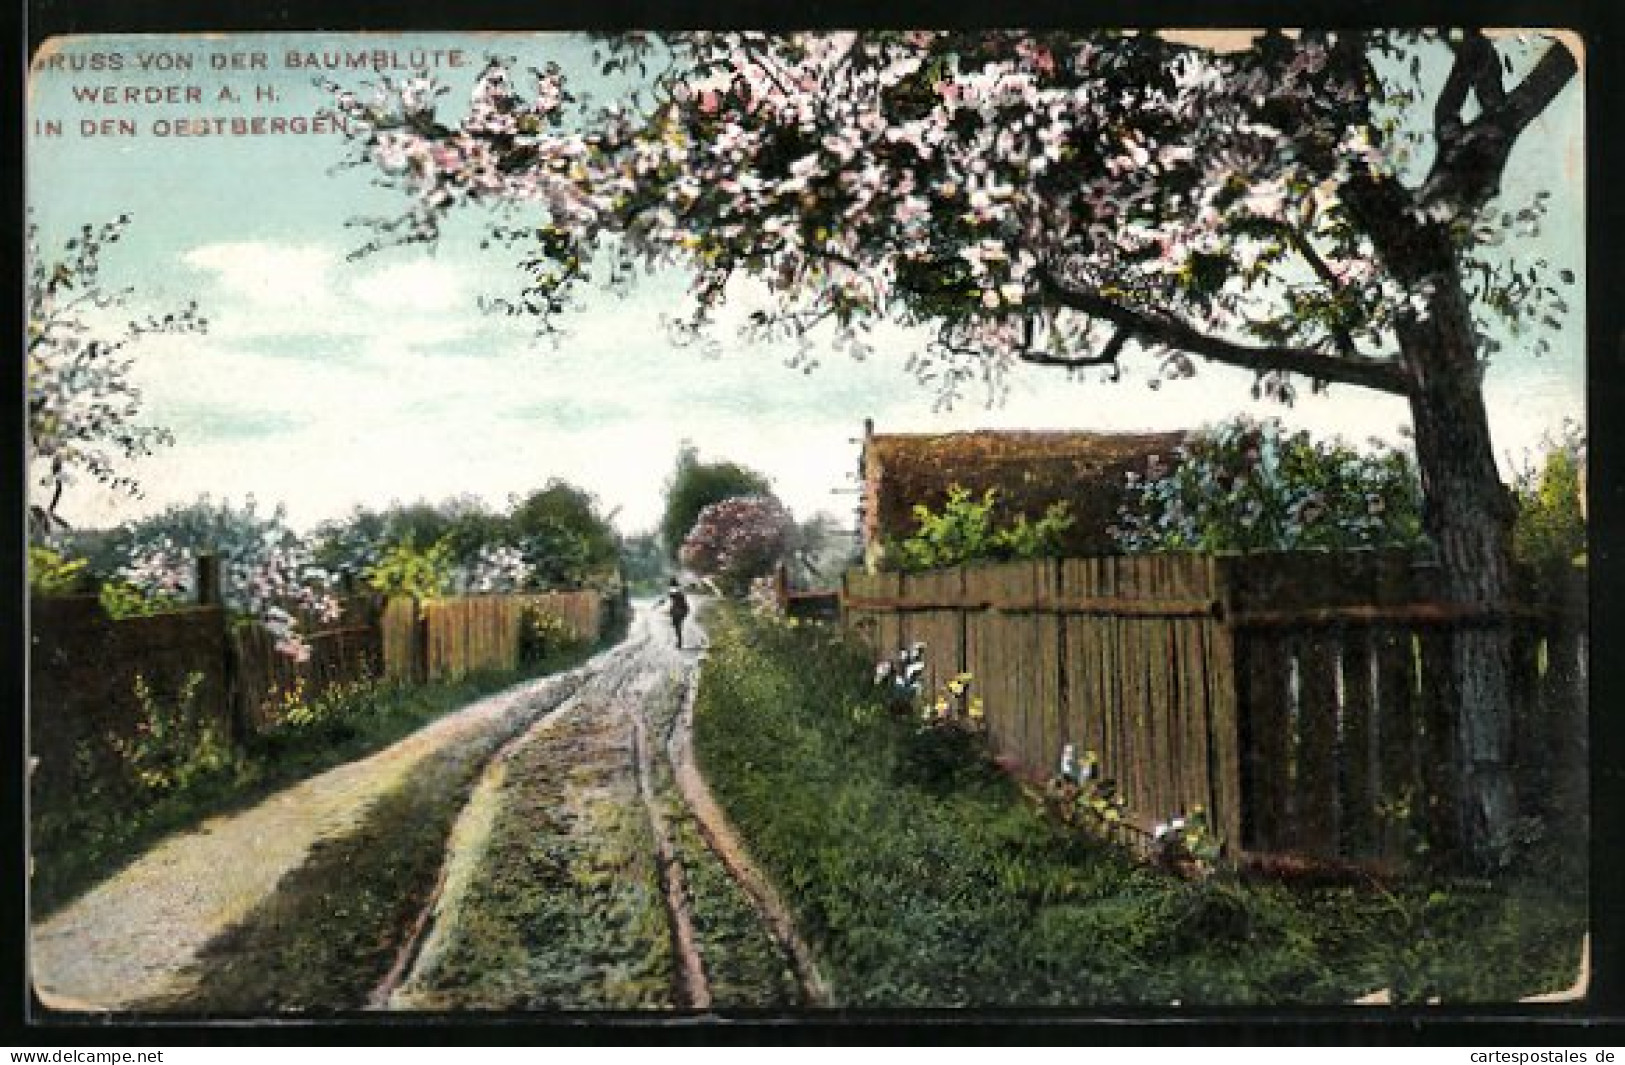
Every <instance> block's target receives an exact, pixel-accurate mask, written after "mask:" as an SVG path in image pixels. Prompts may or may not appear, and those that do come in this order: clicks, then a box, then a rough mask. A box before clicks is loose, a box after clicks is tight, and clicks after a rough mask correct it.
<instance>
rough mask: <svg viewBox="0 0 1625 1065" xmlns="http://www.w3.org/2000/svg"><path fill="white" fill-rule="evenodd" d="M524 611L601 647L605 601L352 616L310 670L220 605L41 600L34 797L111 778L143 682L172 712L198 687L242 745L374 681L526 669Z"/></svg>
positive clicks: (351, 605)
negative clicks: (157, 607)
mask: <svg viewBox="0 0 1625 1065" xmlns="http://www.w3.org/2000/svg"><path fill="white" fill-rule="evenodd" d="M526 607H531V608H534V609H536V610H539V611H541V612H543V613H546V614H551V615H552V616H554V617H557V618H559V619H560V620H562V621H563V622H564V623H565V626H566V627H567V628H568V630H569V631H570V632H571V634H572V635H574V636H575V637H576V638H578V639H582V640H587V641H592V640H596V639H598V638H599V635H600V633H601V632H602V625H603V623H604V620H605V615H606V609H607V608H606V606H605V603H604V600H603V597H602V596H601V595H600V594H599V593H597V592H594V591H582V592H561V593H546V594H536V595H519V596H483V597H477V598H467V599H447V600H438V601H434V602H431V603H428V604H423V605H421V606H420V605H419V604H417V603H415V602H414V601H413V600H411V599H394V600H389V601H387V602H383V601H378V600H372V599H364V598H357V599H352V600H347V601H346V602H345V603H344V612H343V615H342V616H341V617H340V619H339V620H338V621H337V622H333V623H326V624H315V623H313V622H312V621H311V620H310V619H305V623H304V625H302V627H301V631H302V633H303V638H304V641H305V643H306V644H308V645H309V647H310V655H309V657H308V659H306V660H304V661H296V660H295V659H293V658H291V657H289V656H288V655H285V654H282V653H281V652H279V651H278V650H277V648H276V638H275V637H274V636H273V635H272V634H271V633H270V632H269V631H267V630H266V629H264V628H263V627H261V626H258V625H244V624H235V623H233V622H232V620H231V618H230V617H229V615H228V614H227V612H226V610H225V609H223V608H222V607H220V606H218V605H209V606H196V607H187V608H184V609H180V610H174V611H168V612H165V613H161V614H154V615H152V616H150V617H133V618H124V619H121V620H117V621H115V620H113V619H110V618H109V617H108V616H107V615H106V613H105V612H104V611H103V610H102V609H101V605H100V604H99V603H98V601H97V600H96V599H95V598H94V597H71V598H36V599H34V600H33V601H32V603H31V608H30V618H29V628H30V636H31V642H32V648H31V654H30V662H29V682H30V683H29V709H28V713H29V754H30V755H31V756H32V757H33V758H36V759H38V763H37V769H36V770H35V774H34V780H35V786H36V788H38V789H39V790H38V792H37V793H36V794H49V795H54V796H71V794H72V793H73V789H74V787H76V786H78V785H77V784H76V783H75V782H76V781H94V780H96V779H105V778H106V775H107V774H108V773H110V772H112V771H113V766H112V761H111V759H112V747H111V744H110V743H109V739H110V738H121V739H129V738H130V737H131V736H133V735H134V733H135V729H136V727H137V723H138V722H139V720H140V715H141V707H140V703H139V700H138V699H137V697H136V694H135V680H136V678H137V676H139V677H141V678H142V680H143V682H144V683H145V684H146V685H147V686H148V688H149V690H150V691H151V693H152V696H153V699H154V702H155V703H156V704H158V705H159V706H161V707H164V708H168V709H171V710H172V709H173V708H175V707H176V704H177V700H178V697H179V694H180V693H181V692H182V691H183V690H184V688H185V687H186V685H187V683H188V681H189V680H190V679H191V678H192V677H193V676H194V675H195V676H196V677H197V678H198V680H197V683H196V687H195V691H194V694H193V704H192V712H194V713H197V714H201V715H203V716H204V717H206V718H207V719H209V720H211V721H213V722H214V723H215V724H216V725H217V726H218V727H219V729H220V730H221V732H222V734H223V735H226V736H228V737H230V738H232V739H234V740H237V741H242V740H245V739H247V738H249V737H251V736H253V735H256V734H258V733H260V732H262V731H264V730H265V729H266V728H267V727H268V726H270V725H271V724H272V723H273V722H274V721H275V720H276V714H277V710H278V703H279V702H280V701H281V700H282V699H283V697H284V696H285V695H286V694H288V693H290V692H293V691H294V690H295V689H296V688H298V687H299V686H300V685H301V684H302V685H303V698H305V699H307V700H308V699H311V698H315V697H317V696H319V695H320V694H321V693H322V691H324V690H325V689H327V688H328V687H329V686H331V685H333V684H337V683H342V682H346V681H352V680H356V679H360V678H363V677H381V678H384V679H386V680H390V681H395V682H400V683H414V682H423V681H429V680H442V679H453V678H456V677H461V676H464V675H466V674H468V673H470V672H473V671H476V670H484V669H514V668H517V667H518V665H519V653H520V618H521V615H522V612H523V611H524V610H525V608H526Z"/></svg>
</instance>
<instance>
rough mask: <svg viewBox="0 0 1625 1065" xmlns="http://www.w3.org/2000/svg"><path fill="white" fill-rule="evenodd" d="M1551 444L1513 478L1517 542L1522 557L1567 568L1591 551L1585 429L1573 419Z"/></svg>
mask: <svg viewBox="0 0 1625 1065" xmlns="http://www.w3.org/2000/svg"><path fill="white" fill-rule="evenodd" d="M1546 448H1547V450H1546V457H1545V459H1544V460H1542V462H1541V464H1540V467H1539V468H1538V469H1536V468H1534V467H1532V466H1526V467H1525V468H1524V469H1523V470H1522V471H1520V472H1519V473H1518V475H1517V477H1516V478H1515V479H1514V480H1513V483H1512V494H1513V498H1514V500H1515V501H1516V502H1517V507H1518V516H1517V520H1516V522H1515V523H1514V525H1513V528H1512V547H1513V553H1514V555H1515V556H1516V557H1517V558H1518V560H1519V561H1521V562H1527V563H1529V564H1531V565H1534V566H1537V567H1540V568H1542V569H1559V570H1561V569H1566V568H1568V567H1569V566H1570V565H1572V564H1573V563H1574V562H1575V561H1577V560H1579V559H1583V558H1584V557H1585V554H1586V521H1585V511H1584V506H1583V496H1584V493H1583V492H1582V490H1581V478H1582V476H1583V474H1582V471H1583V470H1584V469H1585V461H1586V458H1585V456H1586V441H1585V434H1584V433H1582V432H1581V431H1580V430H1579V428H1578V427H1577V426H1574V425H1569V426H1567V427H1566V428H1565V430H1564V432H1563V434H1562V435H1561V436H1560V437H1559V438H1558V439H1556V440H1551V439H1548V440H1547V441H1546Z"/></svg>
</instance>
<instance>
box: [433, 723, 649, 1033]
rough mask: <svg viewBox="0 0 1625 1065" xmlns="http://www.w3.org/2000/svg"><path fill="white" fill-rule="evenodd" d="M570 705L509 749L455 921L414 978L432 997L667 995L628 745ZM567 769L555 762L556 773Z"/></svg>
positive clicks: (506, 1004)
mask: <svg viewBox="0 0 1625 1065" xmlns="http://www.w3.org/2000/svg"><path fill="white" fill-rule="evenodd" d="M596 709H597V708H588V709H587V710H584V711H581V712H577V713H574V714H572V715H570V716H569V717H567V718H565V719H564V720H562V721H561V722H559V723H558V724H556V725H554V726H552V727H551V728H550V729H548V730H547V731H546V732H544V733H541V734H539V735H538V736H537V737H536V738H535V739H532V740H530V741H527V743H526V744H525V745H524V746H523V747H521V748H520V749H519V750H517V751H516V752H515V753H514V754H513V756H512V758H511V760H510V762H509V764H508V769H507V773H506V776H505V780H504V783H503V787H502V790H501V793H500V797H499V800H498V801H499V802H500V804H501V805H500V808H499V811H498V813H497V815H496V820H495V822H494V824H493V825H492V828H491V834H490V838H489V840H488V842H487V845H486V849H485V851H484V853H483V855H482V857H481V859H480V874H479V876H478V877H477V878H475V879H474V880H473V881H471V883H470V884H469V887H468V890H467V893H466V894H465V895H464V897H463V898H462V900H461V903H460V905H459V907H458V910H457V918H456V925H455V926H454V930H453V931H452V933H451V934H450V936H449V938H448V940H447V942H446V945H445V948H444V950H443V951H442V953H441V955H440V957H439V959H438V960H437V963H436V964H435V966H434V968H433V969H432V971H431V972H429V973H428V974H426V977H425V978H424V979H423V980H422V986H421V987H418V988H415V989H414V997H415V999H416V1001H417V1002H418V1003H419V1004H421V1005H422V1006H425V1007H428V1008H434V1009H514V1010H539V1009H540V1010H548V1009H563V1010H582V1009H592V1010H604V1009H610V1010H619V1009H652V1008H669V1007H670V1006H671V1005H672V990H673V988H672V954H671V937H670V934H669V931H668V929H667V925H666V915H665V909H664V901H663V898H662V894H661V890H660V881H659V876H658V873H657V872H656V869H655V864H654V856H653V851H654V847H653V841H652V838H651V832H650V828H649V821H648V818H647V817H645V816H644V812H643V808H642V805H641V804H640V803H639V802H638V800H637V795H636V790H635V788H636V785H635V779H634V777H633V775H632V767H631V765H630V764H629V763H628V762H627V761H626V760H625V750H624V748H622V747H617V746H614V745H613V744H608V743H604V742H603V741H602V738H601V737H596V736H594V735H593V732H594V730H597V729H605V728H612V727H613V723H612V722H609V721H608V720H606V719H605V716H604V715H603V714H601V713H597V712H595V710H596ZM561 770H562V771H561Z"/></svg>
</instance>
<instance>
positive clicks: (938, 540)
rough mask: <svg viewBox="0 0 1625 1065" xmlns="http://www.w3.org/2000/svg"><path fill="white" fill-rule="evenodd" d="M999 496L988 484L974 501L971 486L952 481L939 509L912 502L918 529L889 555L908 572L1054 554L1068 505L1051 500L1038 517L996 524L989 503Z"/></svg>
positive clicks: (1067, 520) (1067, 525)
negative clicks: (996, 526)
mask: <svg viewBox="0 0 1625 1065" xmlns="http://www.w3.org/2000/svg"><path fill="white" fill-rule="evenodd" d="M997 500H998V490H997V489H993V488H989V489H988V490H987V491H986V492H984V493H983V494H982V498H981V499H980V500H976V499H973V498H972V497H971V493H970V490H969V489H967V488H964V487H962V486H960V485H957V484H955V485H950V486H949V488H948V501H947V503H946V504H944V506H943V508H942V513H941V514H933V513H932V512H931V508H929V507H927V506H925V505H923V504H918V503H917V504H915V506H914V510H913V514H914V520H915V521H916V522H918V523H919V531H918V532H916V533H915V534H914V535H912V536H910V537H908V538H907V539H905V540H903V541H902V542H901V543H899V544H898V545H897V550H896V551H894V552H887V557H888V558H891V557H895V558H896V560H897V564H898V566H899V567H900V568H901V569H904V570H907V571H910V572H913V571H918V570H928V569H937V568H946V567H951V566H958V565H962V564H964V563H966V562H975V561H978V560H982V559H1012V558H1037V557H1040V556H1043V555H1052V554H1054V553H1055V552H1056V551H1057V550H1058V549H1059V547H1060V541H1061V534H1062V533H1064V532H1065V531H1066V530H1067V529H1068V528H1070V527H1071V526H1072V521H1073V519H1072V516H1071V515H1070V514H1069V513H1068V511H1069V510H1070V509H1071V508H1070V505H1069V504H1068V503H1067V502H1066V501H1065V500H1061V501H1058V502H1055V503H1051V504H1050V505H1049V507H1048V509H1046V510H1045V511H1044V516H1043V517H1042V518H1039V519H1038V520H1037V521H1031V520H1030V519H1029V518H1028V517H1027V515H1025V514H1018V515H1017V516H1016V519H1015V521H1014V522H1012V523H1011V524H1009V525H1007V526H1005V527H1004V528H1002V529H1000V528H995V527H994V525H993V506H994V503H995V502H997Z"/></svg>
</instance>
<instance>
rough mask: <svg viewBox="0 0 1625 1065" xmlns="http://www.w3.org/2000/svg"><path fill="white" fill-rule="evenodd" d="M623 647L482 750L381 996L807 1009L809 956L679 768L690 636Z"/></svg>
mask: <svg viewBox="0 0 1625 1065" xmlns="http://www.w3.org/2000/svg"><path fill="white" fill-rule="evenodd" d="M688 636H689V637H690V644H691V646H690V648H689V649H688V650H678V649H677V648H676V646H675V643H674V641H673V638H672V635H671V632H670V630H669V628H667V622H666V620H665V619H664V618H663V617H659V616H656V615H652V614H650V613H648V612H640V614H639V615H638V617H637V619H636V620H635V621H634V623H633V627H632V632H631V635H630V636H629V638H628V640H627V642H626V643H625V644H623V645H622V647H621V648H620V649H619V650H618V652H617V654H616V655H615V656H613V657H612V658H611V659H609V660H608V661H606V662H604V663H603V664H602V666H601V667H600V668H598V669H597V670H596V672H595V674H594V676H593V677H592V678H591V679H590V680H589V681H588V682H587V683H586V684H584V685H583V686H582V687H581V689H580V690H579V691H578V692H577V693H576V694H575V695H574V696H573V697H572V698H571V699H570V700H569V701H568V702H567V703H565V704H564V705H563V706H561V707H560V708H559V709H558V710H557V711H555V712H553V713H551V714H549V715H547V717H545V718H544V719H542V720H541V721H540V722H538V723H537V724H536V725H535V726H534V727H533V728H531V729H530V730H529V732H527V733H526V734H525V735H524V736H523V737H521V738H520V739H519V740H518V741H516V742H515V743H513V744H511V745H509V747H508V749H507V750H505V751H504V752H503V754H502V755H501V756H499V757H498V758H496V759H494V760H493V762H492V764H491V766H490V767H489V768H488V769H487V771H486V774H485V777H484V779H483V780H482V781H481V783H480V784H479V786H478V787H477V788H476V789H475V794H474V797H473V799H472V800H471V801H470V803H469V804H468V806H467V807H466V808H465V810H464V812H463V816H462V817H461V819H460V820H459V822H458V825H457V826H456V828H455V829H454V830H453V842H452V846H451V847H450V849H449V853H448V860H447V866H446V871H445V875H444V890H443V891H442V892H441V894H440V896H439V897H438V898H437V899H436V900H435V901H434V902H433V903H432V905H431V907H430V911H429V913H428V916H427V920H425V922H424V925H425V927H426V929H427V931H426V934H425V935H424V936H423V938H422V940H421V942H420V944H419V945H417V946H416V947H415V948H414V949H413V950H411V951H410V952H409V953H410V957H409V958H408V959H406V960H405V964H403V965H402V966H401V967H400V969H399V971H398V972H397V973H396V974H395V976H396V978H395V979H392V980H389V981H386V982H385V983H384V984H383V985H382V986H380V988H379V990H378V993H377V994H376V996H375V1001H374V1004H375V1005H376V1006H379V1007H385V1008H390V1009H436V1010H443V1009H606V1008H607V1009H661V1008H672V1007H676V1008H684V1009H697V1010H704V1009H710V1008H734V1007H771V1006H789V1005H818V1004H822V1003H824V1002H826V1001H827V992H826V990H825V988H824V986H823V983H822V980H821V979H820V978H819V977H818V976H817V974H816V972H815V971H814V969H813V968H812V966H811V963H810V955H809V954H808V952H807V950H806V948H805V946H804V945H803V944H802V943H801V942H800V940H799V938H798V937H797V935H796V932H795V929H794V926H793V924H792V923H791V922H790V920H789V917H788V915H787V914H786V913H785V911H784V909H783V907H782V906H781V905H780V904H779V902H778V900H777V899H776V898H775V897H774V895H773V893H772V889H771V887H770V886H768V885H767V882H766V880H765V878H763V877H762V876H761V875H760V874H759V873H758V872H757V871H756V870H755V869H754V867H753V866H752V865H751V863H750V861H749V858H748V857H747V856H746V854H745V851H744V849H743V847H742V846H741V845H740V842H739V840H738V838H737V837H736V836H735V834H734V832H733V830H732V828H731V827H730V826H729V825H728V824H727V822H726V819H725V817H724V816H723V815H722V813H721V811H720V810H719V809H718V808H717V807H716V804H715V803H714V802H712V801H711V799H710V797H709V795H708V794H707V793H706V789H705V785H704V781H703V779H702V778H700V776H699V774H698V773H697V772H695V771H694V769H693V756H692V753H691V751H690V746H689V735H690V725H691V718H692V696H693V691H694V682H695V675H696V672H697V666H698V663H699V660H700V655H701V654H702V653H703V652H702V651H700V650H698V649H695V648H694V647H693V646H692V643H693V642H695V641H696V640H698V641H699V642H701V643H703V634H702V633H701V632H700V631H699V627H698V626H697V625H695V624H693V623H690V625H689V629H688Z"/></svg>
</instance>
